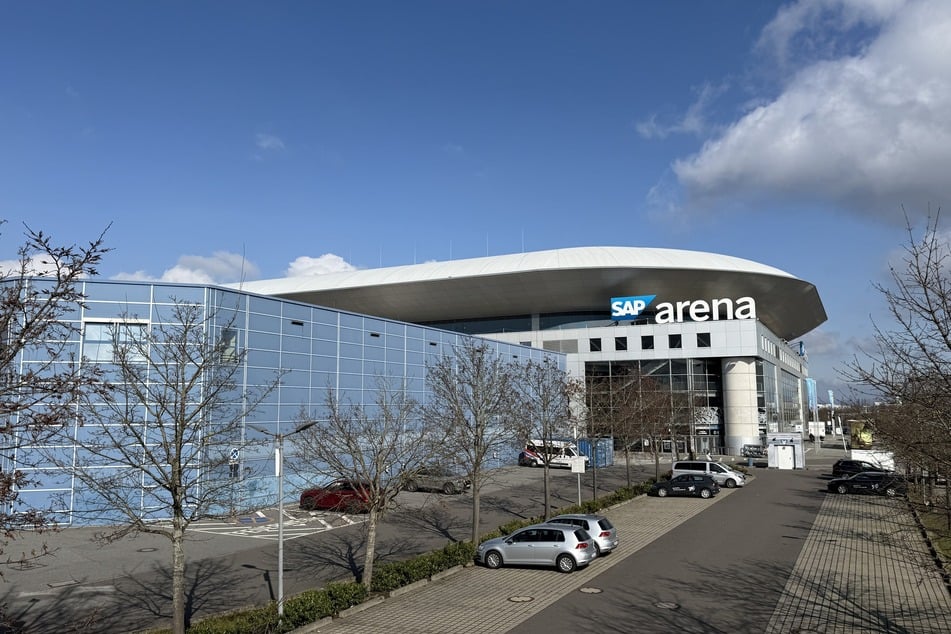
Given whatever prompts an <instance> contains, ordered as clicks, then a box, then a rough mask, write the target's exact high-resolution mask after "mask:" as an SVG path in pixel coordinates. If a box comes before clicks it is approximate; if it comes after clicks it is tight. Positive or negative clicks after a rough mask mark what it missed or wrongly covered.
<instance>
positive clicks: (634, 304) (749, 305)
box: [611, 295, 756, 324]
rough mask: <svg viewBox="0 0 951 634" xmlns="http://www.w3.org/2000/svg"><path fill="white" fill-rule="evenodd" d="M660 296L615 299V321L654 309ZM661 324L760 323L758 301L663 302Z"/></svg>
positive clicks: (658, 309) (658, 316)
mask: <svg viewBox="0 0 951 634" xmlns="http://www.w3.org/2000/svg"><path fill="white" fill-rule="evenodd" d="M655 297H657V296H656V295H632V296H630V297H612V298H611V319H613V320H614V321H631V320H633V319H636V318H637V317H638V316H639V315H640V314H641V313H642V312H644V310H645V309H646V308H647V307H648V306H650V305H651V302H653V301H654V298H655ZM654 319H655V321H656V323H658V324H672V323H678V322H684V321H718V320H721V319H724V320H725V319H756V301H755V300H754V299H753V298H752V297H740V298H738V299H730V298H726V299H711V300H703V299H689V300H682V301H678V302H661V303H659V304H657V307H656V308H655V310H654Z"/></svg>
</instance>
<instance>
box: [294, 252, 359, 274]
mask: <svg viewBox="0 0 951 634" xmlns="http://www.w3.org/2000/svg"><path fill="white" fill-rule="evenodd" d="M356 270H357V267H355V266H353V265H352V264H350V263H349V262H347V261H346V260H344V259H343V258H342V257H340V256H339V255H334V254H333V253H325V254H323V255H322V256H320V257H319V258H312V257H308V256H306V255H302V256H300V257H299V258H297V259H296V260H294V261H293V262H291V263H290V265H289V266H288V267H287V272H286V273H285V275H287V276H288V277H298V276H307V275H325V274H327V273H342V272H344V271H356Z"/></svg>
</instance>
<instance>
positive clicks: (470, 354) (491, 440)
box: [422, 339, 521, 544]
mask: <svg viewBox="0 0 951 634" xmlns="http://www.w3.org/2000/svg"><path fill="white" fill-rule="evenodd" d="M516 377H517V374H516V372H515V368H514V366H513V365H512V364H510V363H507V362H506V361H504V360H503V359H502V358H501V357H500V356H499V355H498V354H496V353H495V351H493V350H492V349H491V348H490V347H489V346H488V344H486V343H481V342H478V341H476V340H470V339H466V340H464V342H463V343H462V344H460V345H459V346H457V347H456V350H455V354H452V355H445V356H442V357H439V358H438V359H437V360H436V361H435V362H433V363H431V364H430V365H429V367H428V368H427V374H426V382H427V386H428V388H429V390H430V400H429V401H428V402H427V403H425V404H424V405H423V410H422V412H423V414H422V416H423V420H424V422H425V425H426V428H427V429H429V430H431V431H432V432H433V433H435V434H437V435H438V436H439V437H441V438H442V439H443V450H444V451H445V452H446V453H447V454H448V455H449V456H451V457H453V458H454V459H457V460H458V462H460V463H461V466H462V467H463V468H464V469H465V470H466V474H467V475H468V477H469V479H470V480H471V481H472V542H473V543H474V544H477V543H478V542H479V535H480V530H479V507H480V501H481V492H482V486H483V485H484V483H485V478H486V472H487V470H488V462H489V460H490V459H491V457H492V455H493V452H495V451H498V450H500V449H501V448H504V447H505V446H507V445H509V444H511V442H512V441H513V440H514V438H515V436H516V435H517V433H518V426H517V424H516V423H517V421H518V417H519V416H520V415H521V409H520V407H519V405H518V399H517V396H516V394H517V392H516V390H515V380H516Z"/></svg>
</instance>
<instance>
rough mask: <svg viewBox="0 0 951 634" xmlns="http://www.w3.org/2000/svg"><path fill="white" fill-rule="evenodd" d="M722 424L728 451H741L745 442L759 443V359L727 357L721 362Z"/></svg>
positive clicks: (737, 453) (738, 452)
mask: <svg viewBox="0 0 951 634" xmlns="http://www.w3.org/2000/svg"><path fill="white" fill-rule="evenodd" d="M722 372H723V426H724V430H723V431H724V440H725V443H726V451H727V453H729V454H732V455H735V456H736V455H739V454H740V450H741V449H742V448H743V445H758V444H759V443H760V437H759V410H758V408H757V405H756V359H755V358H753V357H728V358H725V359H723V362H722Z"/></svg>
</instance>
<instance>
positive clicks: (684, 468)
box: [671, 460, 746, 489]
mask: <svg viewBox="0 0 951 634" xmlns="http://www.w3.org/2000/svg"><path fill="white" fill-rule="evenodd" d="M684 473H701V474H704V475H708V476H710V477H711V478H713V479H714V480H716V482H717V484H719V485H720V486H721V487H726V488H728V489H732V488H734V487H741V486H743V485H745V484H746V476H744V475H743V474H742V473H740V472H739V471H734V470H733V469H731V468H730V467H728V466H726V465H725V464H723V463H722V462H713V461H711V460H678V461H677V462H675V463H674V464H673V467H671V475H672V476H678V475H681V474H684Z"/></svg>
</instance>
